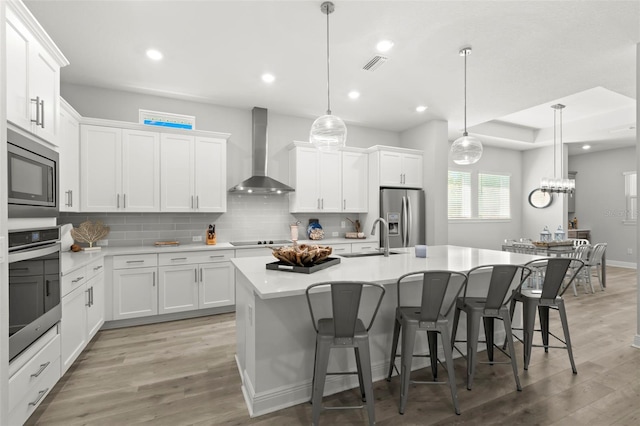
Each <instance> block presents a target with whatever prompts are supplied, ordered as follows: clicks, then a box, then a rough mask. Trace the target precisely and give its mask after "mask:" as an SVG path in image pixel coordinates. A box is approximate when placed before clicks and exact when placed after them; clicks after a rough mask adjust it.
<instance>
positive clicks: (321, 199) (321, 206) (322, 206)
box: [320, 198, 324, 210]
mask: <svg viewBox="0 0 640 426" xmlns="http://www.w3.org/2000/svg"><path fill="white" fill-rule="evenodd" d="M320 210H324V198H320Z"/></svg>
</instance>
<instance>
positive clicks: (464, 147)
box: [451, 47, 482, 165]
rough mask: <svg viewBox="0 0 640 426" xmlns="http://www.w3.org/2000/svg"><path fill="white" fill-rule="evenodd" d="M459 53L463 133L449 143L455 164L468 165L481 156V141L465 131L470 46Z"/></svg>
mask: <svg viewBox="0 0 640 426" xmlns="http://www.w3.org/2000/svg"><path fill="white" fill-rule="evenodd" d="M459 53H460V56H464V133H463V134H462V137H460V138H458V139H456V140H455V141H454V142H453V144H452V145H451V159H452V160H453V162H454V163H456V164H460V165H469V164H474V163H476V162H478V160H479V159H480V157H482V142H480V140H479V139H478V138H475V137H473V136H469V134H468V133H467V56H469V55H470V54H471V47H465V48H463V49H461V50H460V52H459Z"/></svg>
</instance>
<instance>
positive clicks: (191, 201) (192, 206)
mask: <svg viewBox="0 0 640 426" xmlns="http://www.w3.org/2000/svg"><path fill="white" fill-rule="evenodd" d="M191 208H193V195H192V196H191Z"/></svg>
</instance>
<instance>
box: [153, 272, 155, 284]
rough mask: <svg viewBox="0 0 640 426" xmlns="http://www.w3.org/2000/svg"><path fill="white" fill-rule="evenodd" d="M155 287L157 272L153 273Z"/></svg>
mask: <svg viewBox="0 0 640 426" xmlns="http://www.w3.org/2000/svg"><path fill="white" fill-rule="evenodd" d="M153 286H154V287H155V286H156V271H153Z"/></svg>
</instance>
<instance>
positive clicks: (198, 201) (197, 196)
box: [196, 195, 200, 209]
mask: <svg viewBox="0 0 640 426" xmlns="http://www.w3.org/2000/svg"><path fill="white" fill-rule="evenodd" d="M199 208H200V196H199V195H196V209H199Z"/></svg>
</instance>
